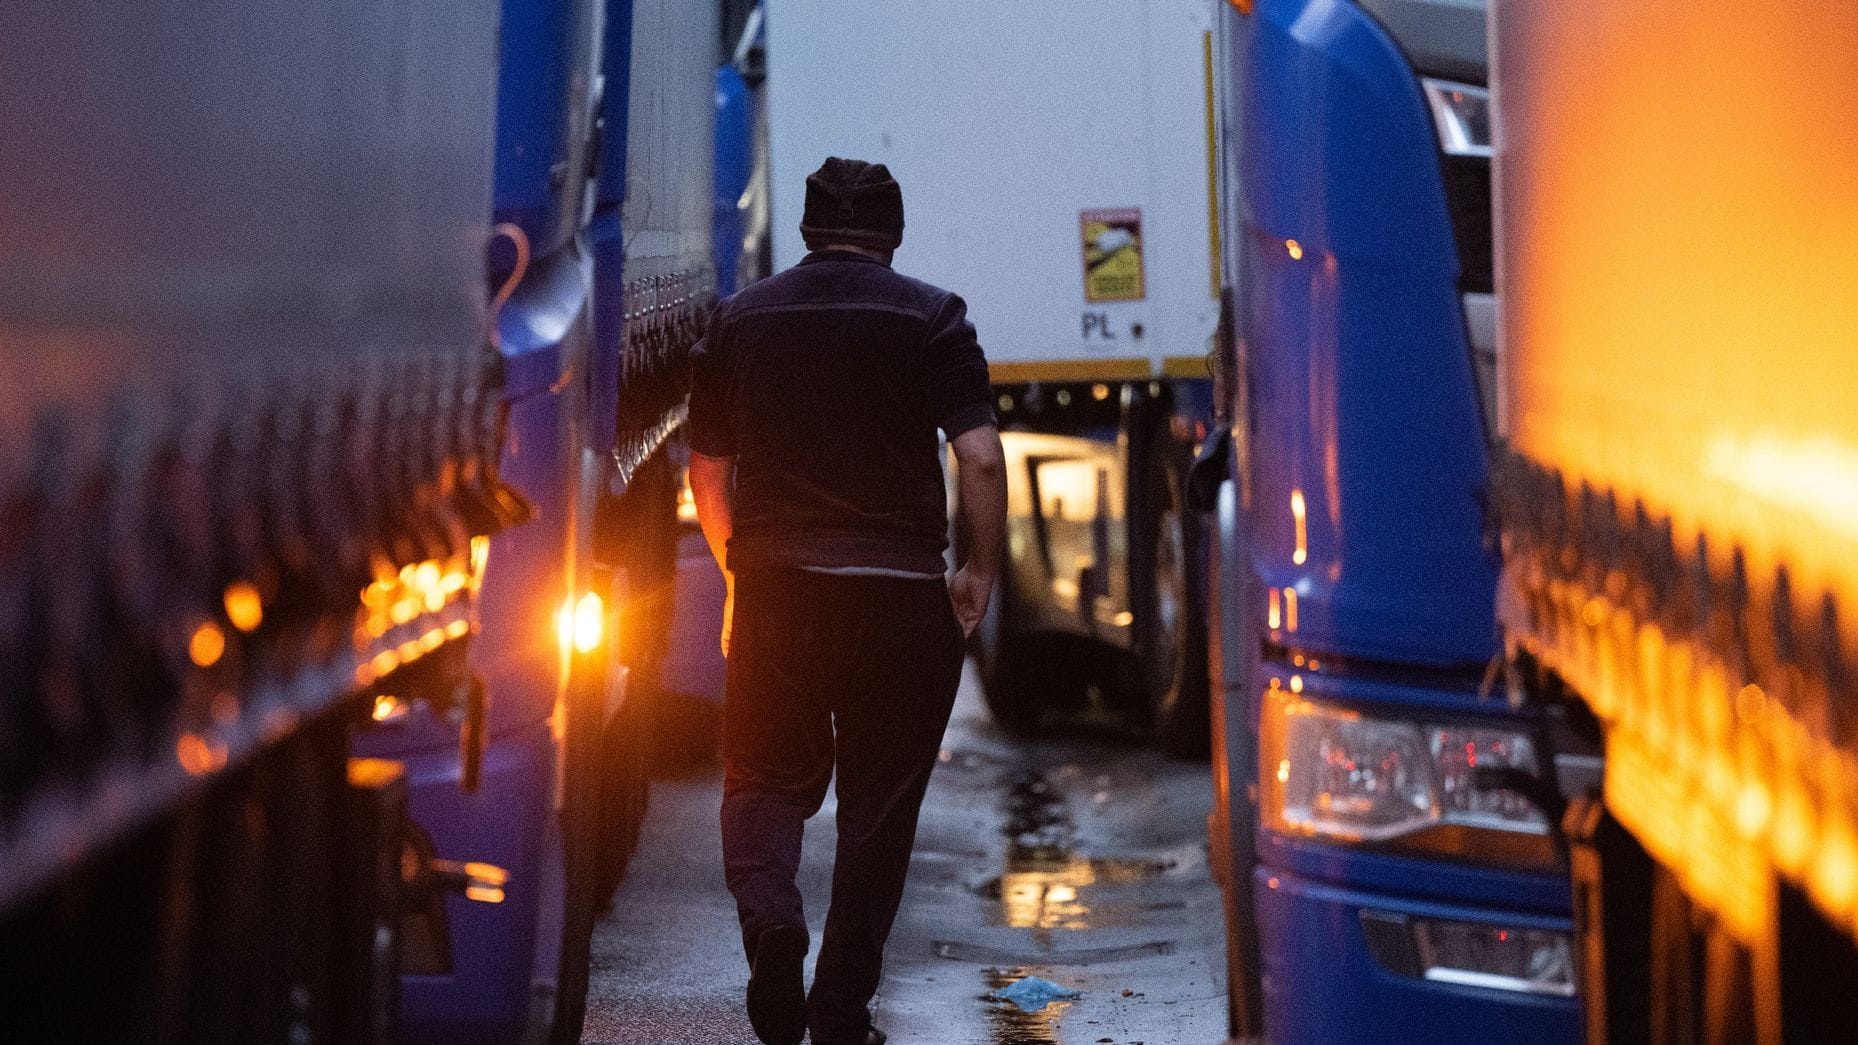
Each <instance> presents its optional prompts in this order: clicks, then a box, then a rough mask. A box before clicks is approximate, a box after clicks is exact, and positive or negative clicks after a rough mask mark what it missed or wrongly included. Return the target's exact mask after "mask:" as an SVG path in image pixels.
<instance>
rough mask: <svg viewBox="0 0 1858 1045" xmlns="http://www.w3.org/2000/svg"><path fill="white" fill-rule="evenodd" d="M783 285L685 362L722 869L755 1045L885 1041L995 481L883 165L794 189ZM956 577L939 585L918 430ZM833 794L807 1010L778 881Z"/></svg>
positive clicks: (979, 579) (948, 324) (795, 919)
mask: <svg viewBox="0 0 1858 1045" xmlns="http://www.w3.org/2000/svg"><path fill="white" fill-rule="evenodd" d="M800 231H801V233H802V234H803V235H804V236H805V239H806V245H807V248H808V249H809V250H810V251H811V253H809V254H808V255H807V256H806V258H805V259H804V260H802V261H801V262H800V263H799V264H798V265H796V266H794V267H793V268H791V269H789V270H787V271H785V272H782V273H780V274H779V275H776V276H772V277H770V278H768V279H765V280H762V281H761V282H759V283H756V284H754V285H753V286H750V287H748V288H746V289H745V290H743V291H742V292H741V293H739V294H736V295H735V296H734V297H731V298H729V299H728V300H726V301H724V302H722V303H721V304H720V305H718V306H717V308H716V311H715V313H714V314H713V315H712V316H711V317H710V325H709V330H708V332H707V334H706V335H705V337H704V339H703V341H702V342H701V343H700V344H699V345H698V346H697V348H696V350H695V354H694V357H693V381H692V388H691V396H690V446H691V450H692V451H693V457H692V461H691V466H690V485H691V491H692V493H693V494H694V495H695V497H696V502H697V514H698V518H699V520H700V521H701V522H702V525H703V533H704V537H705V538H706V539H707V540H708V541H709V544H710V550H711V552H712V553H713V554H714V555H715V556H716V559H717V562H718V563H719V564H721V565H722V566H723V568H724V571H725V575H726V576H727V577H728V578H729V584H730V597H729V600H730V609H729V610H728V611H726V612H725V614H724V624H723V650H724V652H725V653H727V654H729V680H728V692H727V697H726V700H725V703H724V710H723V761H724V781H723V811H722V831H723V865H724V873H725V876H726V877H727V879H728V882H729V891H730V892H732V893H733V894H735V899H736V909H737V913H738V915H739V916H740V918H741V923H742V944H743V947H744V948H745V949H746V951H747V953H748V960H749V970H750V971H749V981H748V1015H749V1021H750V1022H751V1023H752V1024H753V1025H754V1028H755V1033H756V1034H757V1035H758V1036H759V1037H760V1038H761V1040H762V1041H764V1042H767V1043H768V1045H796V1043H798V1042H799V1041H800V1039H801V1038H802V1037H803V1036H804V1035H805V1034H806V1031H807V1029H808V1027H809V1026H810V1028H811V1030H812V1034H813V1042H814V1043H815V1045H867V1043H881V1042H883V1041H884V1035H883V1033H882V1032H881V1031H879V1030H877V1029H876V1028H875V1027H873V1026H872V1025H871V1016H870V1013H869V1011H868V1009H867V1006H869V1005H870V1003H871V998H872V996H873V995H874V994H875V993H876V991H877V987H878V983H879V979H880V977H881V974H882V968H883V957H884V941H885V940H886V939H887V938H888V937H889V935H890V927H891V923H892V922H893V921H894V920H895V918H896V915H897V905H898V903H899V902H900V901H901V900H902V897H903V880H904V876H905V874H906V873H907V872H908V870H909V863H910V849H911V847H912V846H913V845H914V844H915V840H916V818H917V813H918V811H919V809H920V808H921V806H922V800H923V792H924V790H925V789H926V788H927V787H928V784H929V771H930V770H931V769H932V768H933V767H934V765H935V761H936V752H937V751H938V750H939V749H940V746H941V741H942V732H943V730H944V729H945V728H946V727H947V725H948V716H949V710H950V708H951V707H952V706H953V704H954V701H955V690H956V687H957V685H958V683H959V681H960V678H961V662H962V640H963V638H964V636H965V635H967V634H968V633H970V632H972V631H973V629H974V626H975V624H977V623H978V622H979V621H980V618H981V614H982V613H983V612H984V611H985V609H986V606H987V598H988V594H989V592H990V591H991V589H992V588H993V583H994V579H995V577H996V576H997V575H998V573H999V569H1000V553H1001V541H1002V535H1003V531H1004V529H1005V525H1006V477H1005V467H1004V462H1003V459H1002V455H1001V451H1000V434H999V431H998V429H997V428H996V427H995V423H994V414H993V394H992V392H991V390H990V388H989V385H988V380H987V361H986V359H985V358H984V357H983V356H982V354H981V348H980V345H979V343H978V342H977V341H976V340H975V335H974V327H973V325H972V324H971V323H969V322H968V319H967V307H966V306H965V305H964V304H963V303H962V301H961V299H960V298H959V297H957V296H955V295H954V294H951V293H949V292H948V291H946V290H941V289H939V288H937V287H933V286H930V285H929V284H927V283H923V282H921V281H919V280H914V279H910V278H909V277H907V276H902V275H899V274H897V273H896V272H893V271H892V270H891V268H890V258H891V253H892V252H893V251H894V250H895V249H896V248H897V245H898V244H899V243H901V242H902V240H903V195H902V192H901V190H900V189H899V188H898V186H897V183H896V182H895V181H894V180H892V178H891V176H890V172H889V171H887V170H886V169H885V168H884V166H883V165H882V164H875V165H873V164H868V163H863V162H860V161H857V160H842V159H838V158H837V157H834V158H832V159H828V160H827V161H826V162H825V164H824V165H823V166H821V167H820V168H819V170H818V171H815V172H814V173H813V174H812V175H811V176H810V177H808V178H807V180H806V212H805V216H804V220H803V221H802V222H801V225H800ZM938 428H939V429H941V430H942V431H943V432H945V433H946V434H947V436H948V439H949V442H950V443H951V445H952V446H953V447H954V451H955V459H956V464H957V470H958V474H959V477H960V494H961V496H960V506H961V508H960V510H961V513H962V516H963V518H962V522H963V523H964V527H965V531H966V533H967V534H969V535H971V537H972V540H971V541H970V542H969V543H970V544H971V545H972V546H971V547H970V548H968V549H967V552H968V561H967V563H966V564H965V565H963V566H962V567H961V568H960V569H959V570H957V571H956V572H955V575H954V577H953V579H951V580H948V581H946V582H945V581H944V580H943V572H944V565H943V552H944V551H945V550H946V548H947V546H948V541H947V537H946V534H947V532H948V517H947V508H946V495H945V493H944V488H943V479H942V468H941V463H942V462H941V456H940V451H939V444H938V442H937V439H936V430H937V429H938ZM835 768H836V769H837V771H838V785H837V787H838V836H839V844H838V858H837V863H836V864H835V866H834V867H833V875H832V905H831V907H830V909H829V910H828V912H827V915H826V929H825V933H824V936H823V937H822V939H821V941H820V949H819V960H818V963H817V965H816V968H815V974H814V978H813V989H812V992H811V993H810V994H808V993H807V992H806V991H805V990H804V987H803V984H802V978H803V969H804V960H805V957H806V952H807V947H808V935H807V927H806V916H805V914H804V913H803V912H802V910H801V900H800V892H799V890H798V889H797V888H796V887H795V885H794V874H795V873H796V872H797V871H798V870H799V866H800V839H801V831H802V827H803V825H804V824H805V822H806V819H807V818H808V817H810V816H812V815H813V814H814V813H815V812H818V810H819V807H820V803H821V802H822V801H824V799H825V795H826V785H827V783H828V781H830V780H831V778H832V775H833V771H834V769H835Z"/></svg>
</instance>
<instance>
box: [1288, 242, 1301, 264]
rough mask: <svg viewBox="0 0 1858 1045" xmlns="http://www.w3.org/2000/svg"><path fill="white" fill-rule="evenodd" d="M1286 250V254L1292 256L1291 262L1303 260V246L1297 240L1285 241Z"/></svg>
mask: <svg viewBox="0 0 1858 1045" xmlns="http://www.w3.org/2000/svg"><path fill="white" fill-rule="evenodd" d="M1284 250H1285V252H1286V253H1288V254H1289V255H1290V260H1292V261H1302V260H1303V244H1301V243H1298V242H1297V241H1296V240H1294V239H1287V240H1285V241H1284Z"/></svg>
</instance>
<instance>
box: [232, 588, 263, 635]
mask: <svg viewBox="0 0 1858 1045" xmlns="http://www.w3.org/2000/svg"><path fill="white" fill-rule="evenodd" d="M222 601H223V602H224V603H225V604H226V619H227V620H229V621H231V622H232V626H233V627H235V628H237V629H239V630H240V631H252V630H254V629H256V628H257V627H258V625H259V624H261V623H263V622H264V618H265V611H264V600H262V599H260V598H259V597H258V589H257V588H256V587H254V586H253V585H252V584H251V583H250V582H249V581H234V582H233V583H231V584H228V585H227V586H226V595H225V598H224V599H223V600H222Z"/></svg>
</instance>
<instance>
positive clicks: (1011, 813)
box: [971, 773, 1175, 946]
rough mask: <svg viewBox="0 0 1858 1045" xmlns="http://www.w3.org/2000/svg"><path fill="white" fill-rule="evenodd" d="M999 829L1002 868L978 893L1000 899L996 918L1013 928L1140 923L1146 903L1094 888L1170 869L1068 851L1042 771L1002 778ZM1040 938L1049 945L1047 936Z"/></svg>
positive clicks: (1065, 825)
mask: <svg viewBox="0 0 1858 1045" xmlns="http://www.w3.org/2000/svg"><path fill="white" fill-rule="evenodd" d="M1002 806H1003V811H1004V813H1005V814H1006V816H1005V820H1004V822H1003V823H1002V824H1001V832H1002V833H1003V834H1005V835H1007V836H1008V837H1009V838H1011V839H1012V841H1011V842H1010V843H1009V844H1008V846H1007V852H1006V867H1005V869H1004V870H1003V871H1002V872H1001V874H1000V875H999V876H998V877H995V878H990V879H988V880H987V881H985V882H983V883H981V884H980V885H978V886H972V887H971V888H973V889H974V891H975V892H976V893H978V894H979V895H981V896H984V897H986V898H988V899H991V900H998V901H999V902H1000V908H999V912H998V917H999V924H1002V925H1005V926H1008V927H1010V928H1014V929H1034V930H1053V929H1063V930H1076V931H1082V930H1088V929H1098V928H1104V927H1109V926H1128V925H1135V924H1139V923H1140V922H1141V920H1142V917H1143V915H1144V914H1146V913H1147V912H1148V911H1149V910H1150V908H1148V907H1144V906H1143V905H1142V904H1140V903H1139V902H1135V901H1131V900H1128V899H1120V900H1118V899H1105V898H1103V897H1101V896H1096V895H1093V894H1094V893H1096V892H1098V891H1099V890H1102V889H1105V888H1115V887H1117V886H1125V885H1131V884H1134V883H1137V882H1142V881H1145V880H1147V879H1150V878H1153V877H1155V876H1156V875H1159V874H1162V873H1164V872H1166V871H1168V870H1171V869H1172V868H1173V867H1174V866H1175V865H1174V862H1173V861H1171V860H1154V859H1135V858H1128V857H1102V856H1081V855H1078V854H1077V853H1075V852H1073V851H1072V848H1071V840H1072V836H1073V835H1074V834H1075V829H1074V827H1073V825H1072V823H1071V818H1070V815H1069V812H1068V810H1067V809H1066V806H1065V801H1064V798H1063V796H1062V795H1061V793H1060V792H1059V790H1058V789H1057V788H1056V787H1054V786H1053V785H1052V783H1051V781H1049V780H1047V779H1046V778H1045V777H1043V776H1041V775H1039V774H1034V773H1027V774H1022V775H1020V776H1018V777H1017V778H1015V779H1013V780H1012V781H1010V782H1009V783H1008V785H1007V792H1006V796H1005V798H1004V800H1003V802H1002ZM1040 942H1041V943H1043V944H1046V945H1048V946H1049V944H1050V940H1049V939H1048V938H1041V939H1040Z"/></svg>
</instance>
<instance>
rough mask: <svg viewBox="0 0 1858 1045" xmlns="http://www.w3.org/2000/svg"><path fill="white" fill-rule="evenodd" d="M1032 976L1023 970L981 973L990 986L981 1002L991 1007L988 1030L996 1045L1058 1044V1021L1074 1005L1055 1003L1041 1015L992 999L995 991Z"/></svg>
mask: <svg viewBox="0 0 1858 1045" xmlns="http://www.w3.org/2000/svg"><path fill="white" fill-rule="evenodd" d="M1028 975H1030V973H1029V972H1028V971H1027V970H1026V969H1024V968H1012V969H1008V970H1006V971H1004V972H1002V971H1001V970H999V969H983V970H981V979H982V980H983V981H984V982H985V983H986V984H987V989H988V993H987V994H983V995H981V1000H982V1001H983V1002H985V1003H986V1004H987V1006H988V1010H987V1027H988V1030H989V1031H990V1032H992V1034H993V1045H1059V1043H1058V1021H1059V1020H1060V1019H1062V1018H1063V1017H1064V1013H1065V1010H1066V1009H1069V1008H1070V1007H1071V1005H1072V1002H1070V1001H1067V1000H1060V1001H1054V1002H1052V1003H1051V1004H1050V1005H1047V1006H1045V1007H1044V1008H1042V1009H1040V1010H1039V1011H1038V1012H1027V1011H1025V1010H1024V1009H1021V1008H1020V1007H1019V1006H1017V1005H1014V1004H1013V1003H1012V1002H1006V1001H1000V1000H998V999H996V998H994V997H993V996H992V994H993V992H994V991H998V990H1000V989H1002V988H1004V987H1010V986H1012V985H1013V984H1014V983H1016V982H1018V981H1019V980H1021V979H1024V978H1025V977H1026V976H1028Z"/></svg>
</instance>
